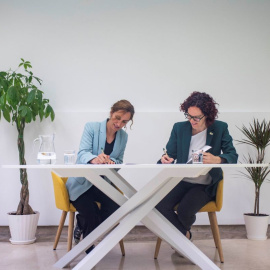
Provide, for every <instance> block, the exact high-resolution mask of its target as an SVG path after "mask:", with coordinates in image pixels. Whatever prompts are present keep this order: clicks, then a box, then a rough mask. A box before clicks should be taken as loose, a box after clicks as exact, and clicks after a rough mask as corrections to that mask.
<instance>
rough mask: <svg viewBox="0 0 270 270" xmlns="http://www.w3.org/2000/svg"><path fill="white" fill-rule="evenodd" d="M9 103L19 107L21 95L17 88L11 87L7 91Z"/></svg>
mask: <svg viewBox="0 0 270 270" xmlns="http://www.w3.org/2000/svg"><path fill="white" fill-rule="evenodd" d="M7 101H8V102H9V103H10V104H11V105H12V104H13V105H14V104H15V105H17V104H18V102H19V93H18V91H17V87H16V86H11V87H9V89H8V91H7Z"/></svg>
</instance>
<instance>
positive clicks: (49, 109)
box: [45, 105, 52, 118]
mask: <svg viewBox="0 0 270 270" xmlns="http://www.w3.org/2000/svg"><path fill="white" fill-rule="evenodd" d="M51 111H52V107H51V106H50V105H47V107H46V110H45V118H47V117H48V116H49V115H50V113H51Z"/></svg>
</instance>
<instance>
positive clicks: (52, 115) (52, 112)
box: [51, 108, 55, 121]
mask: <svg viewBox="0 0 270 270" xmlns="http://www.w3.org/2000/svg"><path fill="white" fill-rule="evenodd" d="M54 118H55V113H54V110H53V108H52V110H51V120H52V121H53V120H54Z"/></svg>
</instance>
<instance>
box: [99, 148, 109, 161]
mask: <svg viewBox="0 0 270 270" xmlns="http://www.w3.org/2000/svg"><path fill="white" fill-rule="evenodd" d="M101 153H102V154H103V155H105V153H104V150H103V148H102V147H101ZM105 164H108V162H105Z"/></svg>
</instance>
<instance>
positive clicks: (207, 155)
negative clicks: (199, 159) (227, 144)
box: [203, 152, 221, 164]
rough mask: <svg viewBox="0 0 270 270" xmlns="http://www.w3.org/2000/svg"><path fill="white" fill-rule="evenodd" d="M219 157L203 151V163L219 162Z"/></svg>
mask: <svg viewBox="0 0 270 270" xmlns="http://www.w3.org/2000/svg"><path fill="white" fill-rule="evenodd" d="M220 163H221V158H220V157H218V156H214V155H212V154H210V153H207V152H203V164H220Z"/></svg>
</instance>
